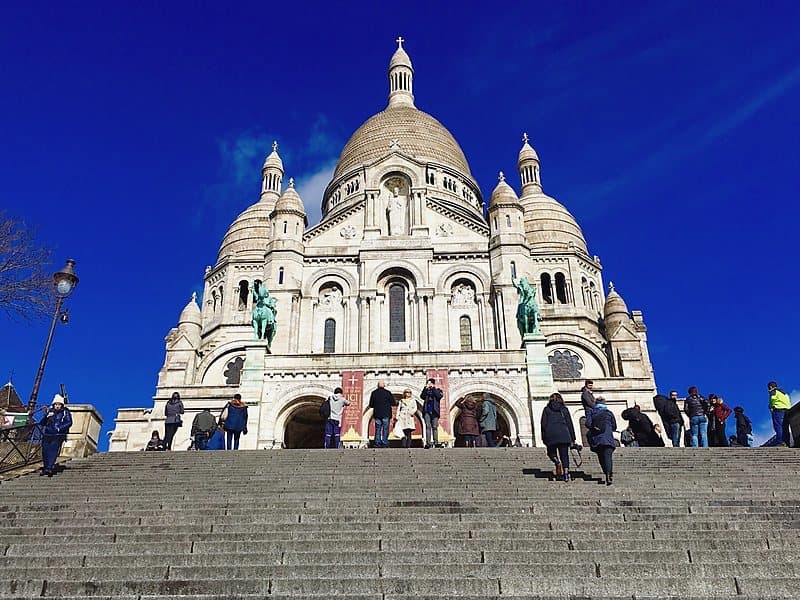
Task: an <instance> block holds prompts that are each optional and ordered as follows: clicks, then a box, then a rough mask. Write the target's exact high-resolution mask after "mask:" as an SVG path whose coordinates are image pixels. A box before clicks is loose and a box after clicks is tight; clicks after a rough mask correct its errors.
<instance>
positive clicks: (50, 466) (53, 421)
mask: <svg viewBox="0 0 800 600" xmlns="http://www.w3.org/2000/svg"><path fill="white" fill-rule="evenodd" d="M39 425H44V430H43V432H42V471H41V475H47V476H48V477H52V476H53V475H55V473H56V470H55V468H56V460H58V455H59V454H60V453H61V446H62V445H63V444H64V441H65V440H66V439H67V434H68V433H69V429H70V427H72V414H71V413H70V412H69V409H68V408H67V407H66V406H65V402H64V397H63V396H62V395H61V394H56V395H55V396H54V397H53V403H52V404H51V405H50V409H49V410H48V411H47V413H46V414H45V415H44V417H42V420H41V421H39Z"/></svg>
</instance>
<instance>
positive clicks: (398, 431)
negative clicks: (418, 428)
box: [392, 421, 406, 438]
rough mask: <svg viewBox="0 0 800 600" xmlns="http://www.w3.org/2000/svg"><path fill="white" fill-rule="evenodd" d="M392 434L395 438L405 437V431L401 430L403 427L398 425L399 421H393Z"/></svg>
mask: <svg viewBox="0 0 800 600" xmlns="http://www.w3.org/2000/svg"><path fill="white" fill-rule="evenodd" d="M392 435H393V436H394V437H396V438H404V437H406V433H405V431H403V428H402V427H400V422H399V421H395V424H394V428H393V429H392Z"/></svg>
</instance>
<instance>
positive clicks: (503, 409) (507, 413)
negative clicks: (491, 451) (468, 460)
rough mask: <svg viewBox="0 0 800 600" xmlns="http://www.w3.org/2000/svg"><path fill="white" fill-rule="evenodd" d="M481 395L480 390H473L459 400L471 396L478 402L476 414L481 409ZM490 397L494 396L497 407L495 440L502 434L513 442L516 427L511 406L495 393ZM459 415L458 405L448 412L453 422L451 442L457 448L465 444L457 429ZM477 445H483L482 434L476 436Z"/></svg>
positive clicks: (516, 431)
mask: <svg viewBox="0 0 800 600" xmlns="http://www.w3.org/2000/svg"><path fill="white" fill-rule="evenodd" d="M482 397H483V394H482V393H481V392H474V393H470V394H467V395H466V396H464V398H462V399H461V400H466V399H467V398H472V400H474V401H475V403H477V404H478V409H477V410H478V415H480V410H481V407H480V404H481V401H482V400H481V398H482ZM492 397H493V398H494V401H495V406H496V407H497V430H496V431H495V438H496V439H497V440H500V439H502V437H503V436H508V437H509V438H510V439H511V442H512V443H513V442H514V440H515V439H516V437H517V435H518V429H517V426H516V423H515V417H514V414H513V412H511V408H510V407H509V406H508V404H506V403H505V402H504V401H503V400H502V399H501V398H498V397H497V396H495V395H492ZM460 415H461V409H460V408H458V407H454V408H453V409H452V410H451V412H450V417H451V419H452V423H453V434H454V436H455V442H454V443H453V445H454V446H455V447H457V448H463V447H464V446H466V444H465V443H464V436H462V435H461V432H460V431H459V424H458V418H459V416H460ZM478 445H479V446H483V445H485V442H484V440H483V436H480V437H479V438H478Z"/></svg>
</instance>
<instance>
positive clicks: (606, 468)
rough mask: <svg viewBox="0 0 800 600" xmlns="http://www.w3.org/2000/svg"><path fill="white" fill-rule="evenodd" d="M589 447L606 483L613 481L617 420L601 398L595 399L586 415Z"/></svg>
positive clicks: (610, 483) (609, 483)
mask: <svg viewBox="0 0 800 600" xmlns="http://www.w3.org/2000/svg"><path fill="white" fill-rule="evenodd" d="M586 428H587V430H588V438H589V448H591V450H592V452H594V453H596V454H597V460H598V461H599V462H600V468H601V469H602V470H603V475H605V478H606V485H612V483H613V482H614V464H613V456H614V450H615V449H616V447H617V445H616V443H615V442H614V431H615V430H616V429H617V420H616V419H615V418H614V413H612V412H611V411H610V410H608V406H606V404H605V402H604V401H603V399H602V398H599V397H598V398H597V399H596V400H595V405H594V409H592V412H591V413H589V416H588V417H586Z"/></svg>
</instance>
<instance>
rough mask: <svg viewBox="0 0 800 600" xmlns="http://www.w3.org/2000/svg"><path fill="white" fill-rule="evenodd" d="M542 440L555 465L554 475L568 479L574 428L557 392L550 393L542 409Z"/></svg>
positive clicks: (548, 455)
mask: <svg viewBox="0 0 800 600" xmlns="http://www.w3.org/2000/svg"><path fill="white" fill-rule="evenodd" d="M542 441H543V442H544V445H545V446H547V457H548V458H549V459H550V460H552V461H553V464H554V465H555V467H556V477H558V478H561V477H563V479H564V481H569V447H570V446H571V445H572V444H574V443H575V428H574V426H573V425H572V416H571V415H570V414H569V410H568V409H567V407H566V406H564V399H563V398H562V397H561V394H559V393H555V394H551V395H550V401H549V402H548V403H547V406H545V407H544V410H543V411H542Z"/></svg>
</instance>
